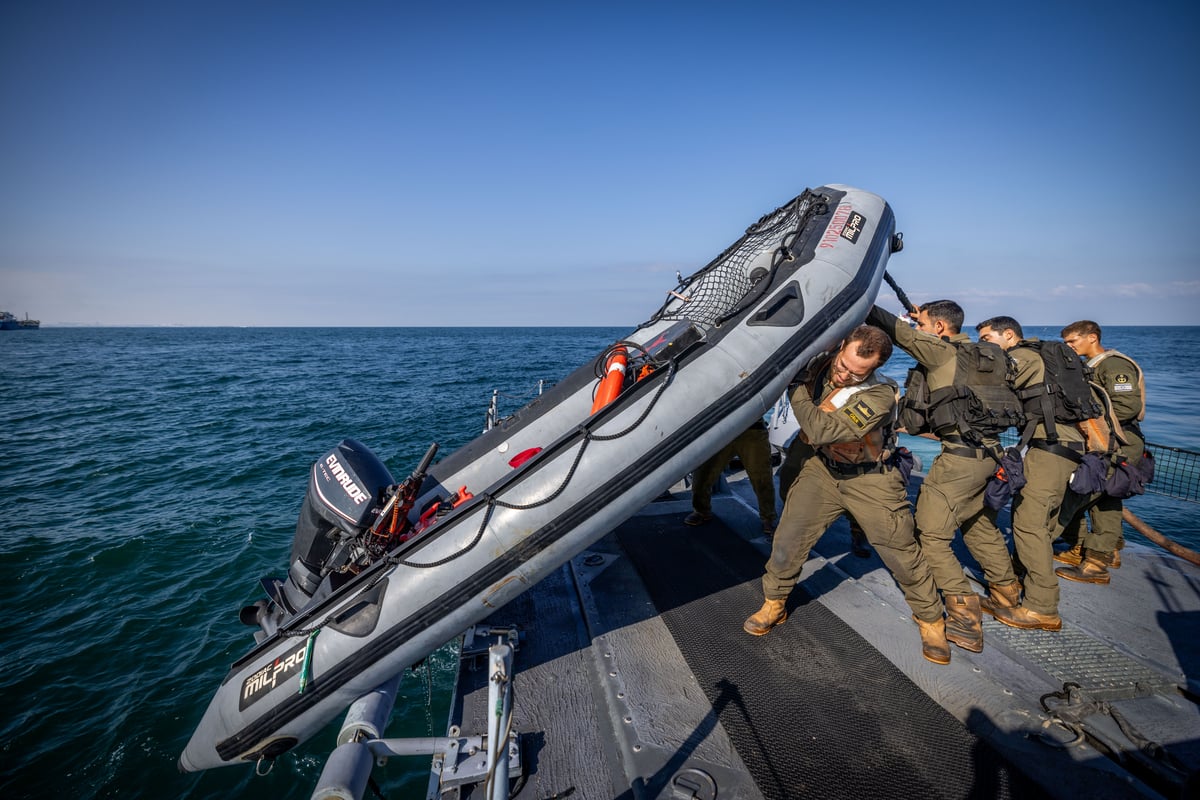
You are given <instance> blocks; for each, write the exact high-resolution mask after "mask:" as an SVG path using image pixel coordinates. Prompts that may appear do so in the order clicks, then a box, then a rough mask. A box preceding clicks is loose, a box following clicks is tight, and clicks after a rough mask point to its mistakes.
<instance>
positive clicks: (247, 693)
mask: <svg viewBox="0 0 1200 800" xmlns="http://www.w3.org/2000/svg"><path fill="white" fill-rule="evenodd" d="M307 648H308V642H302V643H301V644H300V647H299V648H297V649H296V651H295V652H294V653H291V654H290V655H286V656H280V657H278V658H276V659H275V660H274V661H272V662H271V663H270V664H267V665H266V666H265V667H263V668H262V669H260V670H258V671H257V672H255V673H254V674H253V675H251V676H250V677H249V678H246V680H245V681H243V682H242V695H241V697H240V698H239V700H238V709H239V710H240V711H245V710H246V709H247V708H249V707H250V705H251V704H252V703H255V702H257V701H259V700H261V699H262V698H264V697H266V696H267V693H268V692H270V691H271V690H272V689H274V688H275V687H276V686H278V685H279V684H281V683H283V682H284V681H286V680H287V679H288V678H290V677H292V676H293V675H299V674H300V670H301V669H302V668H303V667H304V651H305V650H306V649H307Z"/></svg>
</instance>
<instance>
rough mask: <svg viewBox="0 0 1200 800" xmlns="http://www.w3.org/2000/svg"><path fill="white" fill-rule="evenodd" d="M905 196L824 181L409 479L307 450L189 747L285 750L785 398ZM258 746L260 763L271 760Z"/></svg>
mask: <svg viewBox="0 0 1200 800" xmlns="http://www.w3.org/2000/svg"><path fill="white" fill-rule="evenodd" d="M900 244H901V238H900V235H899V234H896V233H895V220H894V217H893V214H892V210H891V208H890V207H889V206H888V205H887V203H885V202H884V200H883V199H882V198H880V197H878V196H876V195H874V194H871V193H869V192H865V191H861V190H858V189H854V188H851V187H848V186H840V185H829V186H822V187H820V188H818V189H812V190H806V191H805V192H804V193H803V194H801V195H800V196H799V197H796V198H794V199H793V200H791V201H790V202H788V203H786V204H785V205H783V206H782V207H780V208H778V209H776V210H775V211H772V212H771V213H769V214H766V215H765V216H763V217H762V218H761V219H759V220H758V221H757V222H756V223H754V224H753V225H751V226H750V227H749V229H747V231H746V234H745V235H744V236H742V237H741V238H740V239H739V240H738V241H737V242H735V243H734V244H733V245H731V246H730V247H729V248H728V249H727V250H726V251H725V252H723V253H721V254H720V255H719V256H718V257H717V258H715V259H714V260H713V261H712V262H710V263H709V264H708V265H706V266H705V267H704V268H702V269H700V270H699V271H697V272H696V273H695V274H693V275H691V276H690V277H688V278H682V277H681V278H680V280H679V282H678V284H677V285H676V286H674V287H672V288H671V289H670V290H669V291H668V292H667V297H666V301H665V302H664V303H663V304H662V306H661V307H660V308H659V309H658V311H657V312H656V313H655V314H654V315H653V316H652V317H651V318H650V320H649V321H647V322H646V323H644V324H643V325H641V326H640V327H638V328H637V329H636V330H634V331H633V332H632V333H630V334H629V335H628V336H626V337H625V338H624V339H623V340H621V341H619V342H616V343H614V344H613V346H611V347H610V348H608V349H607V350H606V351H605V352H603V353H601V354H599V356H598V357H597V358H596V359H595V361H594V362H592V363H589V364H585V365H583V366H582V367H580V368H579V369H577V370H576V371H575V372H573V373H572V374H571V375H569V376H568V377H566V378H565V379H564V380H562V381H561V382H560V383H558V384H557V385H556V386H554V387H553V388H552V389H550V390H548V391H547V392H546V393H545V394H543V395H540V396H539V397H538V398H537V399H535V400H534V401H532V402H531V403H529V404H528V405H527V406H525V407H524V408H522V409H521V410H520V411H518V412H517V413H516V414H514V415H513V416H512V417H509V418H507V419H506V420H504V421H503V422H501V423H500V424H499V425H498V426H497V427H495V428H494V429H492V430H489V431H487V432H486V433H484V434H483V435H482V436H480V437H479V438H477V439H475V440H474V441H472V442H471V443H469V444H467V445H465V446H464V447H462V448H460V449H458V450H457V451H455V452H454V453H452V454H450V455H449V456H448V457H446V458H444V459H442V460H440V461H436V462H435V458H436V451H437V446H436V445H433V446H431V447H430V449H429V452H428V453H427V454H426V456H425V458H424V459H422V462H421V463H420V464H419V465H418V466H417V468H416V469H415V470H414V471H413V473H412V474H411V475H409V476H408V477H407V478H405V479H404V480H401V481H398V482H397V481H395V480H394V479H393V477H392V475H391V474H390V473H389V471H388V469H387V467H386V466H385V465H384V464H383V463H382V462H381V461H380V460H379V459H378V458H377V457H376V456H375V455H374V454H372V453H371V452H370V451H369V450H368V449H367V448H366V447H365V446H363V445H362V444H360V443H358V442H356V441H354V440H352V439H347V440H345V441H343V442H342V443H341V444H339V445H338V446H337V447H336V448H334V449H333V450H331V451H330V452H329V453H327V454H325V455H323V456H322V457H321V458H320V459H318V460H317V462H316V463H315V464H314V465H313V467H312V470H311V473H310V475H309V482H308V491H307V494H306V495H305V498H304V500H303V504H302V506H301V510H300V518H299V521H298V523H297V526H296V535H295V538H294V540H293V543H292V549H291V556H290V560H289V567H288V573H287V577H286V578H266V579H264V580H263V586H264V589H265V593H266V598H265V599H264V600H260V601H259V602H258V603H256V604H255V605H252V606H249V607H247V608H245V609H243V610H242V615H241V616H242V620H243V621H244V622H246V623H247V624H249V625H252V626H254V628H255V634H254V635H255V639H256V645H255V646H254V647H253V648H252V649H251V650H250V651H249V652H248V653H246V655H244V656H243V657H242V658H241V659H239V660H238V661H237V662H236V663H235V664H234V665H233V666H232V668H231V669H230V671H229V673H228V674H227V675H226V676H225V678H224V679H223V680H222V681H221V683H220V686H219V688H218V689H217V692H216V695H215V696H214V697H213V699H212V702H211V703H210V705H209V707H208V709H207V711H206V712H205V713H204V716H203V718H202V719H201V720H200V723H199V725H198V726H197V728H196V730H195V732H194V733H193V735H192V738H191V740H190V741H189V743H188V745H187V747H186V748H185V749H184V752H183V753H182V755H181V756H180V758H179V767H180V769H182V770H184V771H187V772H192V771H197V770H204V769H209V768H212V767H217V766H222V765H226V764H238V763H242V764H245V763H256V764H258V763H259V762H270V761H271V760H273V759H274V758H276V757H278V756H279V755H280V754H282V753H285V752H287V751H288V750H290V749H292V748H293V747H295V746H296V745H298V744H300V743H302V742H304V741H305V740H306V739H308V738H309V737H310V736H312V735H313V734H314V733H316V732H317V731H318V730H320V728H321V727H322V726H324V725H325V724H326V723H327V722H329V721H330V720H331V719H332V718H333V717H334V716H336V715H337V714H338V713H339V712H340V711H342V710H344V709H345V708H346V706H348V705H349V704H350V703H351V702H353V701H354V700H355V699H356V698H358V697H359V696H361V695H363V694H366V693H367V692H369V691H371V690H372V689H374V688H375V687H376V686H379V685H380V684H382V683H384V682H385V681H387V680H388V679H390V678H391V677H392V676H394V675H396V674H398V673H400V672H401V671H403V670H404V669H406V668H408V667H409V666H411V665H413V664H417V663H419V662H420V661H421V660H422V659H423V658H425V656H427V655H428V654H429V653H431V652H433V651H434V650H436V649H437V648H438V647H440V646H442V645H443V644H445V643H446V642H447V641H450V640H451V639H453V638H454V637H455V636H457V635H459V634H460V633H461V632H462V631H464V630H466V629H467V628H468V627H470V626H472V625H474V624H476V623H478V622H480V621H481V620H483V619H484V618H485V617H487V616H489V615H490V614H491V613H492V612H493V611H495V609H497V608H498V607H500V606H502V605H504V604H505V603H507V602H508V601H510V600H512V599H513V598H514V597H516V596H517V595H518V594H520V593H521V592H523V591H525V590H526V589H527V588H529V587H530V586H532V585H533V584H535V583H537V582H538V581H539V580H540V579H541V578H543V577H544V576H546V575H547V574H549V573H550V572H551V571H553V570H554V569H556V568H557V567H558V566H559V565H561V564H562V563H563V562H565V561H566V560H567V559H569V558H571V557H572V556H574V555H575V554H577V553H579V552H580V551H581V550H583V549H585V548H586V547H587V546H588V545H590V544H591V543H593V542H594V541H595V540H597V539H599V538H600V537H601V536H603V535H604V534H605V533H607V532H608V531H610V530H612V529H613V528H614V527H615V526H617V525H618V524H619V523H621V522H622V521H624V520H625V519H627V518H628V517H630V516H631V515H633V514H634V513H635V512H636V511H637V510H638V509H640V508H641V507H643V506H644V505H645V504H647V503H649V502H650V501H651V500H653V499H654V498H655V497H657V496H658V495H660V494H661V493H662V492H663V491H665V490H666V489H667V488H668V487H669V486H670V485H672V484H673V483H674V482H675V481H677V480H678V479H679V478H680V477H681V476H683V475H684V474H686V473H687V472H689V471H690V470H692V469H693V468H695V467H696V466H697V465H698V464H700V463H701V462H702V461H704V460H705V459H706V458H708V457H710V456H712V455H713V454H714V453H715V452H717V451H718V450H719V449H720V448H721V447H722V446H724V445H725V444H726V443H727V442H729V441H730V440H731V439H733V438H734V437H735V436H736V435H738V434H739V433H741V432H742V431H743V430H745V429H746V428H747V427H749V425H750V424H751V423H752V422H753V421H754V420H756V419H760V418H761V417H762V416H763V414H764V413H765V412H767V411H769V410H770V409H771V408H772V406H773V405H774V403H775V401H776V400H777V398H779V396H780V395H781V394H782V393H783V392H784V391H785V389H786V388H787V385H788V383H789V382H790V380H791V379H792V377H793V376H794V375H795V373H796V372H797V371H798V370H799V369H801V368H802V367H803V366H805V365H806V364H807V363H808V362H809V360H811V359H812V358H813V357H814V356H816V355H817V354H819V353H821V352H822V351H825V350H828V349H831V348H833V347H835V346H836V345H837V344H838V342H839V340H841V339H842V338H843V337H844V336H845V335H846V334H847V333H848V332H849V331H850V330H851V329H852V328H853V327H854V326H855V325H857V324H859V323H860V322H862V320H863V319H865V317H866V315H867V311H868V309H869V308H870V307H871V304H872V303H873V302H874V299H875V296H876V294H877V292H878V290H879V285H880V282H881V280H882V278H883V273H884V268H885V266H886V264H887V260H888V257H889V255H890V254H891V253H892V252H895V251H897V250H899V248H900ZM260 766H262V765H260Z"/></svg>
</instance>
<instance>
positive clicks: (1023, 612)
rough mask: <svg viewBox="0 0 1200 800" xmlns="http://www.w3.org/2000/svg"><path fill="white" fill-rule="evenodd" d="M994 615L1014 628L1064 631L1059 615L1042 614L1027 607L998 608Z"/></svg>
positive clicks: (993, 612)
mask: <svg viewBox="0 0 1200 800" xmlns="http://www.w3.org/2000/svg"><path fill="white" fill-rule="evenodd" d="M992 615H993V616H994V617H995V618H996V619H997V620H999V621H1000V622H1003V623H1004V624H1005V625H1008V626H1010V627H1013V628H1025V629H1027V630H1040V631H1060V630H1062V617H1060V616H1059V615H1058V614H1040V613H1038V612H1037V611H1030V610H1029V609H1028V608H1026V607H1025V606H1017V607H1016V608H996V609H995V610H994V611H992Z"/></svg>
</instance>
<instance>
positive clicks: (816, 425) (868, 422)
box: [792, 384, 896, 447]
mask: <svg viewBox="0 0 1200 800" xmlns="http://www.w3.org/2000/svg"><path fill="white" fill-rule="evenodd" d="M895 403H896V392H895V390H894V389H893V388H892V387H891V386H888V385H887V384H881V385H879V386H872V387H871V388H870V389H864V390H863V391H861V392H858V393H857V394H855V395H854V396H853V397H851V398H850V400H849V401H848V402H847V403H846V405H845V406H843V407H842V408H839V409H837V410H835V411H823V410H821V409H820V408H819V407H818V406H817V405H816V403H814V402H813V399H812V395H811V394H809V391H808V387H807V386H799V387H797V388H796V390H795V391H794V392H793V393H792V411H793V412H794V413H795V415H796V421H797V422H798V423H800V430H801V431H803V432H804V435H805V436H806V437H807V438H808V441H809V443H810V444H812V445H813V446H814V447H820V446H822V445H826V444H838V443H841V442H853V441H856V440H858V439H861V438H863V437H864V436H866V435H867V434H868V433H870V432H871V431H873V430H875V429H876V428H878V427H879V426H881V425H883V424H884V423H886V422H888V421H889V420H890V419H891V418H892V407H893V406H894V405H895Z"/></svg>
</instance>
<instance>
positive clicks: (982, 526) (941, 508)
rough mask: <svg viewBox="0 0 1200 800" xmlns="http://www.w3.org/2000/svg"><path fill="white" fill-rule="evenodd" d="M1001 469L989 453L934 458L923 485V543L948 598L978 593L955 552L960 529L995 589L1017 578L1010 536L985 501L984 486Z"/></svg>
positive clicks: (920, 507) (919, 516) (920, 536)
mask: <svg viewBox="0 0 1200 800" xmlns="http://www.w3.org/2000/svg"><path fill="white" fill-rule="evenodd" d="M995 471H996V462H995V461H993V460H992V458H991V457H990V456H988V455H987V454H986V453H983V452H980V453H978V454H976V455H975V456H974V457H971V456H964V455H957V454H954V453H948V452H945V451H943V452H941V453H939V454H938V457H937V458H935V459H934V460H933V464H932V465H931V466H930V467H929V474H928V475H926V476H925V481H924V483H922V484H921V493H920V494H919V495H918V496H917V511H916V523H917V539H918V541H919V542H920V544H921V551H922V552H923V553H924V554H925V559H926V560H927V561H928V562H929V569H930V571H931V572H932V573H933V579H934V581H935V582H936V583H937V586H938V588H939V589H941V590H942V592H943V594H947V595H955V594H973V593H974V591H975V590H974V589H973V588H971V584H970V583H969V582H968V581H967V578H966V576H965V575H964V574H963V569H962V564H960V563H959V562H958V558H957V557H956V556H955V555H954V551H953V550H951V545H952V544H953V542H954V534H955V531H956V530H958V529H960V528H961V529H962V534H963V542H964V543H965V544H966V546H967V549H968V550H970V551H971V555H973V556H974V557H975V560H976V561H978V562H979V566H980V567H982V568H983V574H984V577H985V578H986V579H987V582H988V585H989V586H993V585H997V584H1001V585H1002V584H1006V583H1012V582H1013V581H1015V580H1016V579H1017V576H1016V574H1015V573H1014V572H1013V566H1012V556H1011V555H1009V552H1008V545H1007V544H1005V542H1004V535H1003V534H1001V533H1000V529H999V528H997V527H996V512H995V511H993V510H992V509H990V508H988V507H987V506H985V505H984V503H983V490H984V487H985V486H986V485H987V481H988V478H990V477H991V476H992V473H994V472H995Z"/></svg>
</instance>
